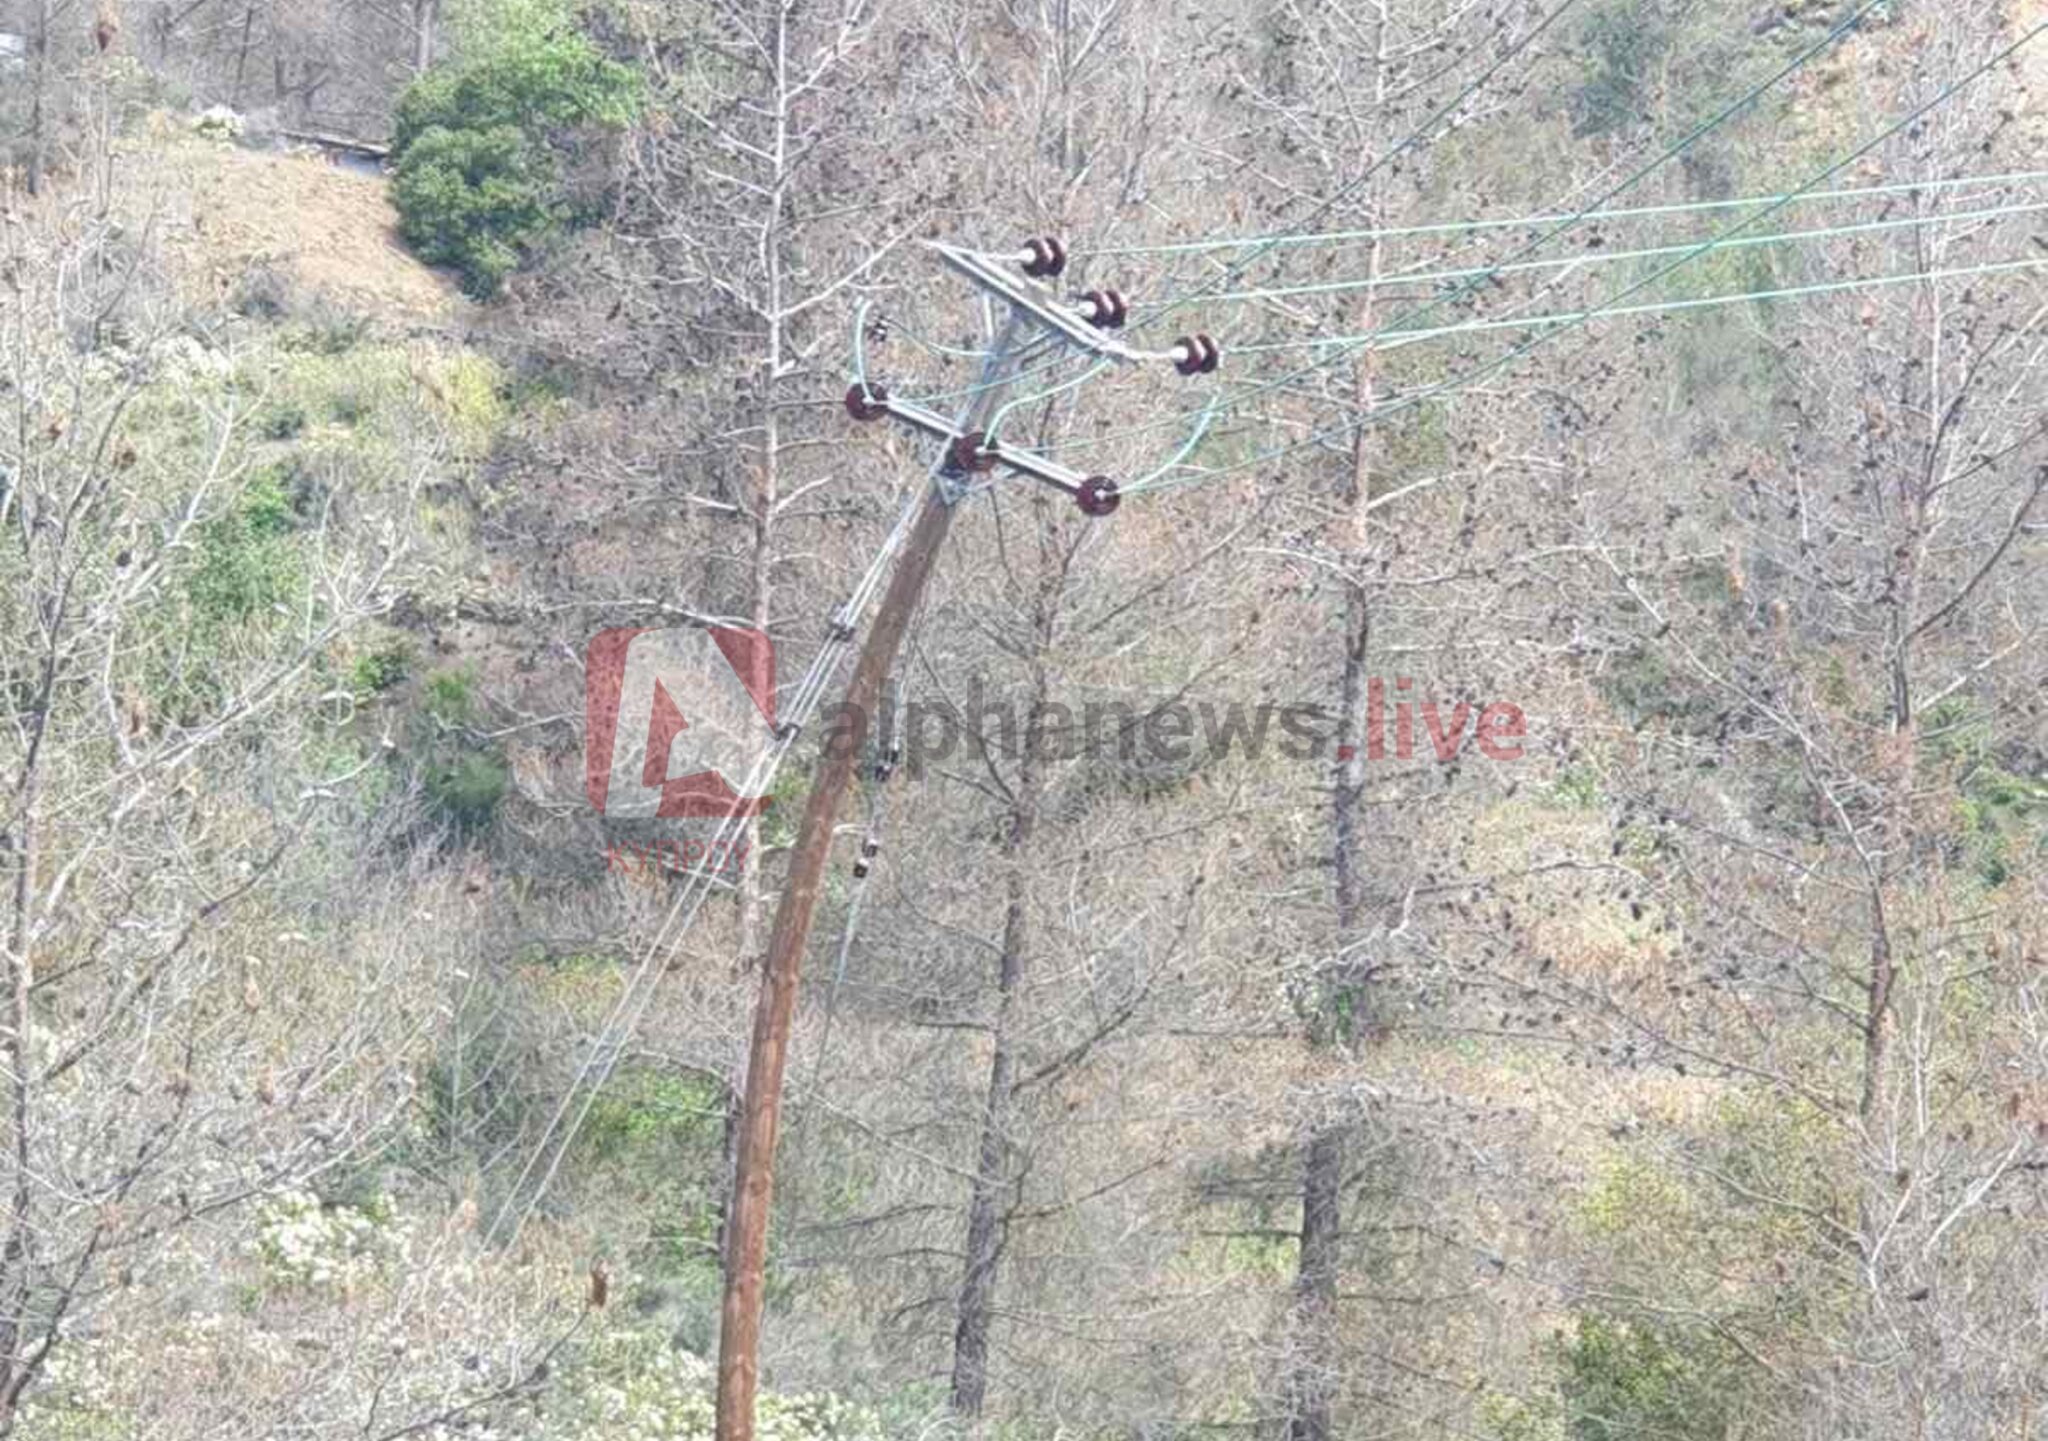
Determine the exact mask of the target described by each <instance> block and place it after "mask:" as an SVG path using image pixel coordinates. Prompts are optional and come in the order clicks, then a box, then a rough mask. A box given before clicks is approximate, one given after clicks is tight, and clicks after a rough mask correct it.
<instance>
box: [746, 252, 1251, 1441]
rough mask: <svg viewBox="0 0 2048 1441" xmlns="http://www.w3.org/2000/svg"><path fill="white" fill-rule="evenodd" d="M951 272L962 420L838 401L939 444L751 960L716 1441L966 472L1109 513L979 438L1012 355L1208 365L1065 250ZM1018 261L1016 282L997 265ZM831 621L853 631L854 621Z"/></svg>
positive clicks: (1093, 484)
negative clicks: (1001, 474) (849, 867)
mask: <svg viewBox="0 0 2048 1441" xmlns="http://www.w3.org/2000/svg"><path fill="white" fill-rule="evenodd" d="M934 249H935V250H936V251H937V253H938V254H939V255H940V257H941V258H942V259H943V260H944V261H945V262H946V263H947V264H948V265H949V266H951V267H952V268H953V269H954V270H956V271H958V272H960V273H961V274H963V275H965V276H966V277H967V278H968V279H969V280H971V281H973V282H974V283H975V284H976V285H977V286H979V287H980V288H981V289H982V290H983V291H984V293H986V294H988V295H989V296H990V297H991V298H992V299H993V300H995V301H996V302H997V303H999V304H1002V305H1004V306H1005V307H1007V316H1006V319H1005V321H1004V323H1003V325H1002V326H1001V328H1000V331H999V333H998V334H997V337H996V340H995V343H994V345H993V346H992V348H991V349H990V351H989V355H988V359H987V361H986V363H985V365H984V368H983V371H982V377H981V383H980V384H979V385H978V386H977V387H976V388H975V390H974V393H973V396H972V399H971V400H970V401H969V403H968V405H967V407H966V409H965V412H964V413H963V414H962V415H961V416H960V418H959V420H958V421H956V422H949V421H947V420H945V419H944V418H942V417H940V416H937V415H935V414H933V413H932V412H931V411H929V410H926V409H925V408H924V407H922V406H920V405H917V404H915V403H914V402H910V401H901V400H896V399H893V398H892V397H890V396H889V394H888V392H887V391H886V390H885V389H884V388H883V387H881V386H879V385H871V384H868V383H867V382H866V381H862V382H861V383H859V384H856V385H855V386H854V387H853V388H852V389H851V390H849V391H848V392H847V394H846V408H847V410H848V412H849V413H850V414H852V416H853V417H854V418H855V419H856V420H879V419H884V418H886V419H890V420H895V421H898V422H900V423H902V424H906V425H909V426H911V427H912V428H913V429H916V430H919V431H922V432H923V433H925V434H927V435H931V436H934V437H936V438H938V439H939V440H941V441H942V442H943V443H944V450H943V452H942V454H941V457H940V459H939V461H938V463H937V464H936V465H935V466H934V467H933V470H932V475H931V484H930V488H929V490H928V491H927V492H926V494H925V496H924V499H923V502H922V503H921V505H920V507H919V509H918V512H917V517H916V520H915V522H914V524H913V526H912V529H911V532H910V536H909V538H908V540H907V541H906V542H905V544H904V546H903V551H902V554H901V556H900V558H899V559H898V560H897V562H896V570H895V573H894V574H893V575H891V576H890V578H889V588H888V590H887V592H886V593H885V594H884V595H883V597H882V603H881V606H880V608H879V609H878V610H877V611H876V612H875V619H874V624H873V626H872V628H871V629H870V630H869V632H868V637H867V641H866V643H865V644H864V645H863V646H862V647H861V651H860V657H859V659H858V660H856V661H855V662H854V668H853V678H852V680H850V681H849V682H848V683H847V687H846V699H845V702H844V705H843V706H842V709H841V712H840V713H841V715H842V716H845V717H847V718H849V719H850V720H851V721H852V723H853V726H854V729H853V731H852V732H851V733H850V734H848V733H844V732H840V733H835V735H833V736H831V737H828V738H827V741H826V744H825V745H824V747H823V753H822V755H821V756H820V758H819V761H818V771H817V776H816V778H815V780H814V781H813V782H812V786H811V793H810V799H809V800H808V801H807V802H806V803H805V806H804V815H803V822H802V824H801V825H800V826H799V828H798V830H797V839H796V846H795V849H793V850H792V851H791V852H790V858H789V876H788V879H787V880H786V881H785V882H784V884H783V889H782V898H781V901H780V902H779V904H778V905H777V906H776V910H775V923H774V928H773V929H772V930H771V931H770V933H769V937H768V952H767V955H766V957H765V959H764V961H763V964H762V974H761V994H760V998H759V1000H758V1001H757V1002H756V1003H755V1007H754V1036H753V1042H752V1045H751V1047H750V1048H749V1050H748V1052H747V1084H746V1090H745V1093H744V1095H743V1096H742V1099H741V1105H740V1131H739V1148H738V1154H737V1157H736V1160H735V1164H734V1166H733V1182H732V1196H731V1198H730V1204H729V1205H728V1207H727V1209H726V1215H727V1218H728V1220H727V1228H726V1253H725V1298H724V1304H723V1307H722V1309H721V1312H720V1318H719V1331H718V1427H717V1441H753V1436H754V1395H755V1391H756V1389H757V1387H758V1385H759V1381H760V1354H761V1304H762V1293H763V1288H764V1285H765V1278H764V1272H765V1268H766V1262H767V1256H768V1212H769V1207H770V1203H771V1201H772V1200H773V1195H774V1188H775V1140H776V1134H777V1132H778V1131H779V1129H780V1127H781V1122H782V1074H783V1067H784V1065H785V1064H786V1062H787V1061H788V1057H789V1032H790V1023H791V1020H792V1019H793V1017H794V1016H795V1013H796V992H797V981H798V978H799V976H800V974H801V972H802V968H803V957H804V951H805V948H806V946H807V944H808V942H809V940H810V935H811V921H812V918H813V916H814V915H815V913H816V911H817V906H818V892H819V888H820V886H821V884H822V882H823V880H824V874H825V863H826V861H827V860H828V859H829V858H830V855H831V851H832V836H833V831H834V829H835V827H836V825H837V822H838V819H839V808H840V805H841V803H842V802H843V801H844V800H845V798H846V791H847V788H848V786H849V784H850V783H851V781H852V779H853V772H854V767H855V766H856V764H857V763H858V761H859V753H860V750H861V744H862V741H863V739H864V738H865V734H866V727H867V723H868V720H869V718H871V717H872V716H873V715H874V714H875V711H876V705H877V702H878V701H879V699H880V697H881V693H882V685H883V683H884V682H885V681H886V680H887V679H888V676H889V672H890V670H891V668H892V667H893V666H894V665H895V663H896V653H897V651H898V649H899V648H900V647H901V645H902V643H903V632H904V630H905V629H906V627H907V626H908V625H909V622H910V617H911V616H912V614H914V613H915V612H916V610H917V605H918V601H919V600H920V598H922V596H923V595H924V590H925V586H926V584H927V582H929V581H930V579H931V574H932V568H933V566H934V565H935V564H936V562H937V560H938V556H939V549H940V547H941V545H942V544H943V542H944V541H945V538H946V532H947V530H948V529H949V528H950V527H951V526H952V522H953V506H954V503H955V502H956V501H958V500H959V499H960V497H961V495H962V494H963V493H964V486H963V484H962V482H963V481H964V480H965V478H966V476H967V475H968V474H969V473H970V472H976V471H987V470H992V469H994V468H995V467H996V466H997V465H1002V466H1003V467H1004V468H1005V469H1007V470H1011V471H1014V472H1016V473H1018V474H1021V475H1025V476H1029V477H1030V478H1032V479H1034V480H1037V481H1039V482H1041V483H1043V484H1046V485H1050V486H1052V487H1054V488H1055V489H1058V490H1062V491H1065V492H1066V493H1067V494H1069V495H1070V496H1072V497H1073V499H1074V500H1075V502H1076V503H1077V504H1079V506H1080V507H1081V509H1082V510H1083V511H1085V512H1086V513H1088V514H1089V515H1096V516H1101V515H1107V514H1109V513H1110V512H1111V511H1113V510H1115V509H1116V507H1117V501H1118V496H1117V488H1116V484H1115V482H1113V481H1111V480H1110V479H1109V478H1108V477H1106V476H1100V475H1095V476H1086V475H1081V474H1079V473H1077V472H1074V471H1072V470H1069V469H1068V468H1066V467H1064V466H1062V465H1060V464H1058V463H1057V462H1055V461H1051V460H1047V459H1044V458H1042V457H1039V456H1037V455H1034V454H1032V453H1030V452H1028V451H1021V450H1015V449H1012V448H1011V447H1009V446H1005V445H1000V444H999V443H998V442H996V441H994V440H992V439H990V438H989V437H988V435H987V434H986V432H987V430H988V429H989V428H990V427H991V426H992V425H993V424H994V421H995V417H996V416H997V415H998V413H999V410H1000V408H1001V406H1002V404H1003V401H1004V398H1005V396H1006V394H1007V393H1008V391H1009V388H1010V386H1011V384H1012V382H1013V381H1014V380H1015V379H1016V369H1017V357H1018V355H1019V352H1020V350H1021V349H1022V346H1023V339H1024V336H1025V333H1026V331H1027V330H1028V329H1040V330H1043V331H1045V332H1049V333H1050V335H1051V336H1052V337H1054V338H1055V341H1056V342H1061V341H1063V342H1065V343H1066V344H1068V345H1070V346H1072V347H1073V348H1075V349H1077V350H1080V351H1082V352H1084V353H1091V354H1095V355H1098V356H1101V357H1104V358H1107V359H1112V360H1125V361H1140V360H1165V361H1169V362H1171V363H1172V364H1173V365H1174V366H1175V367H1176V368H1177V369H1179V370H1180V371H1181V372H1182V373H1183V374H1188V375H1192V374H1195V373H1197V372H1200V371H1209V370H1214V369H1215V368H1216V361H1217V354H1218V352H1217V349H1216V346H1215V343H1214V342H1213V341H1211V340H1209V338H1208V337H1207V336H1201V337H1185V338H1183V339H1182V340H1180V341H1178V342H1176V344H1175V345H1174V347H1173V348H1172V349H1170V350H1166V351H1159V352H1145V351H1139V350H1134V349H1132V348H1130V347H1128V346H1125V345H1121V344H1118V343H1116V342H1115V341H1113V340H1111V339H1110V338H1109V337H1108V336H1107V335H1105V334H1103V333H1102V332H1103V331H1105V330H1109V329H1114V328H1116V327H1118V326H1120V325H1121V324H1122V323H1123V320H1124V317H1125V315H1126V314H1127V307H1126V306H1125V304H1124V301H1123V298H1122V297H1121V296H1119V295H1117V294H1116V293H1115V292H1114V291H1094V292H1091V293H1090V294H1089V295H1087V296H1085V297H1083V298H1081V299H1080V300H1078V301H1076V302H1074V303H1073V304H1071V305H1066V304H1062V303H1060V302H1059V301H1058V299H1057V298H1056V297H1055V296H1054V295H1053V294H1052V293H1051V292H1050V291H1049V290H1047V289H1046V288H1045V287H1044V286H1042V285H1040V284H1038V283H1036V278H1038V277H1046V278H1049V277H1053V276H1057V275H1058V274H1059V273H1060V272H1061V270H1063V269H1064V268H1065V264H1066V253H1065V251H1064V250H1063V249H1062V247H1061V246H1060V244H1059V242H1057V241H1054V240H1034V241H1032V242H1031V243H1030V245H1029V247H1028V248H1027V249H1026V250H1025V251H1024V252H1023V253H1022V254H1021V255H1017V256H1013V257H993V256H984V255H980V254H977V253H974V252H970V251H961V250H956V249H953V248H951V247H947V246H937V247H934ZM1012 260H1013V261H1016V262H1018V263H1021V265H1022V267H1023V271H1024V277H1031V278H1024V277H1019V276H1018V275H1016V274H1015V273H1013V272H1011V271H1010V270H1008V269H1007V268H1006V267H1005V265H1004V264H1003V262H1004V261H1012ZM841 620H842V622H843V623H845V624H848V625H851V624H854V623H857V621H858V617H857V616H845V617H842V618H841Z"/></svg>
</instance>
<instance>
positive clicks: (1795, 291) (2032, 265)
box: [1125, 256, 2048, 490]
mask: <svg viewBox="0 0 2048 1441" xmlns="http://www.w3.org/2000/svg"><path fill="white" fill-rule="evenodd" d="M2044 268H2048V256H2042V257H2040V258H2037V259H2029V260H2008V261H1994V262H1992V263H1989V264H1985V265H1964V266H1957V267H1955V268H1953V269H1947V270H1921V271H1915V272H1913V273H1911V274H1906V275H1866V276H1856V277H1853V278H1851V279H1848V280H1831V281H1827V282H1825V283H1823V284H1816V285H1791V286H1784V287H1780V288H1777V289H1772V290H1743V291H1736V292H1733V293H1731V294H1727V295H1702V296H1693V297H1689V298H1686V299H1682V300H1651V301H1646V302H1644V303H1642V304H1640V305H1605V306H1598V307H1595V308H1592V309H1588V310H1566V311H1560V312H1557V313H1555V314H1550V315H1511V316H1507V317H1505V318H1502V319H1496V320H1474V321H1468V322H1467V323H1465V324H1463V325H1440V326H1434V327H1431V328H1430V329H1428V330H1412V331H1375V332H1373V333H1372V334H1371V335H1365V336H1358V335H1338V336H1330V337H1327V338H1325V339H1322V340H1286V341H1276V342H1274V343H1273V344H1271V345H1240V346H1237V347H1236V353H1237V354H1239V355H1242V354H1244V353H1246V352H1247V351H1261V350H1294V349H1299V348H1300V347H1302V346H1306V345H1349V346H1359V345H1363V346H1364V347H1365V348H1367V349H1371V350H1397V349H1400V348H1401V347H1403V346H1406V345H1412V344H1415V343H1417V342H1419V341H1425V340H1446V339H1452V338H1455V337H1457V336H1460V335H1479V334H1484V333H1486V332H1489V331H1496V330H1525V329H1531V328H1534V327H1538V326H1545V325H1578V324H1581V323H1582V322H1585V321H1590V320H1608V319H1619V318H1621V317H1624V316H1632V315H1668V314H1673V313H1678V312H1683V311H1692V310H1711V309H1713V308H1715V307H1717V306H1725V305H1745V304H1751V303H1754V302H1756V301H1763V300H1793V299H1797V298H1799V297H1802V296H1810V295H1835V294H1840V293H1842V292H1844V291H1851V290H1876V289H1881V288H1883V287H1885V286H1892V285H1911V284H1913V283H1915V282H1917V281H1924V280H1961V279H1965V278H1967V277H1970V276H1976V275H2003V274H2006V273H2008V272H2011V271H2016V270H2040V269H2044ZM1135 488H1136V487H1135V486H1126V487H1125V489H1126V490H1131V489H1135Z"/></svg>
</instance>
